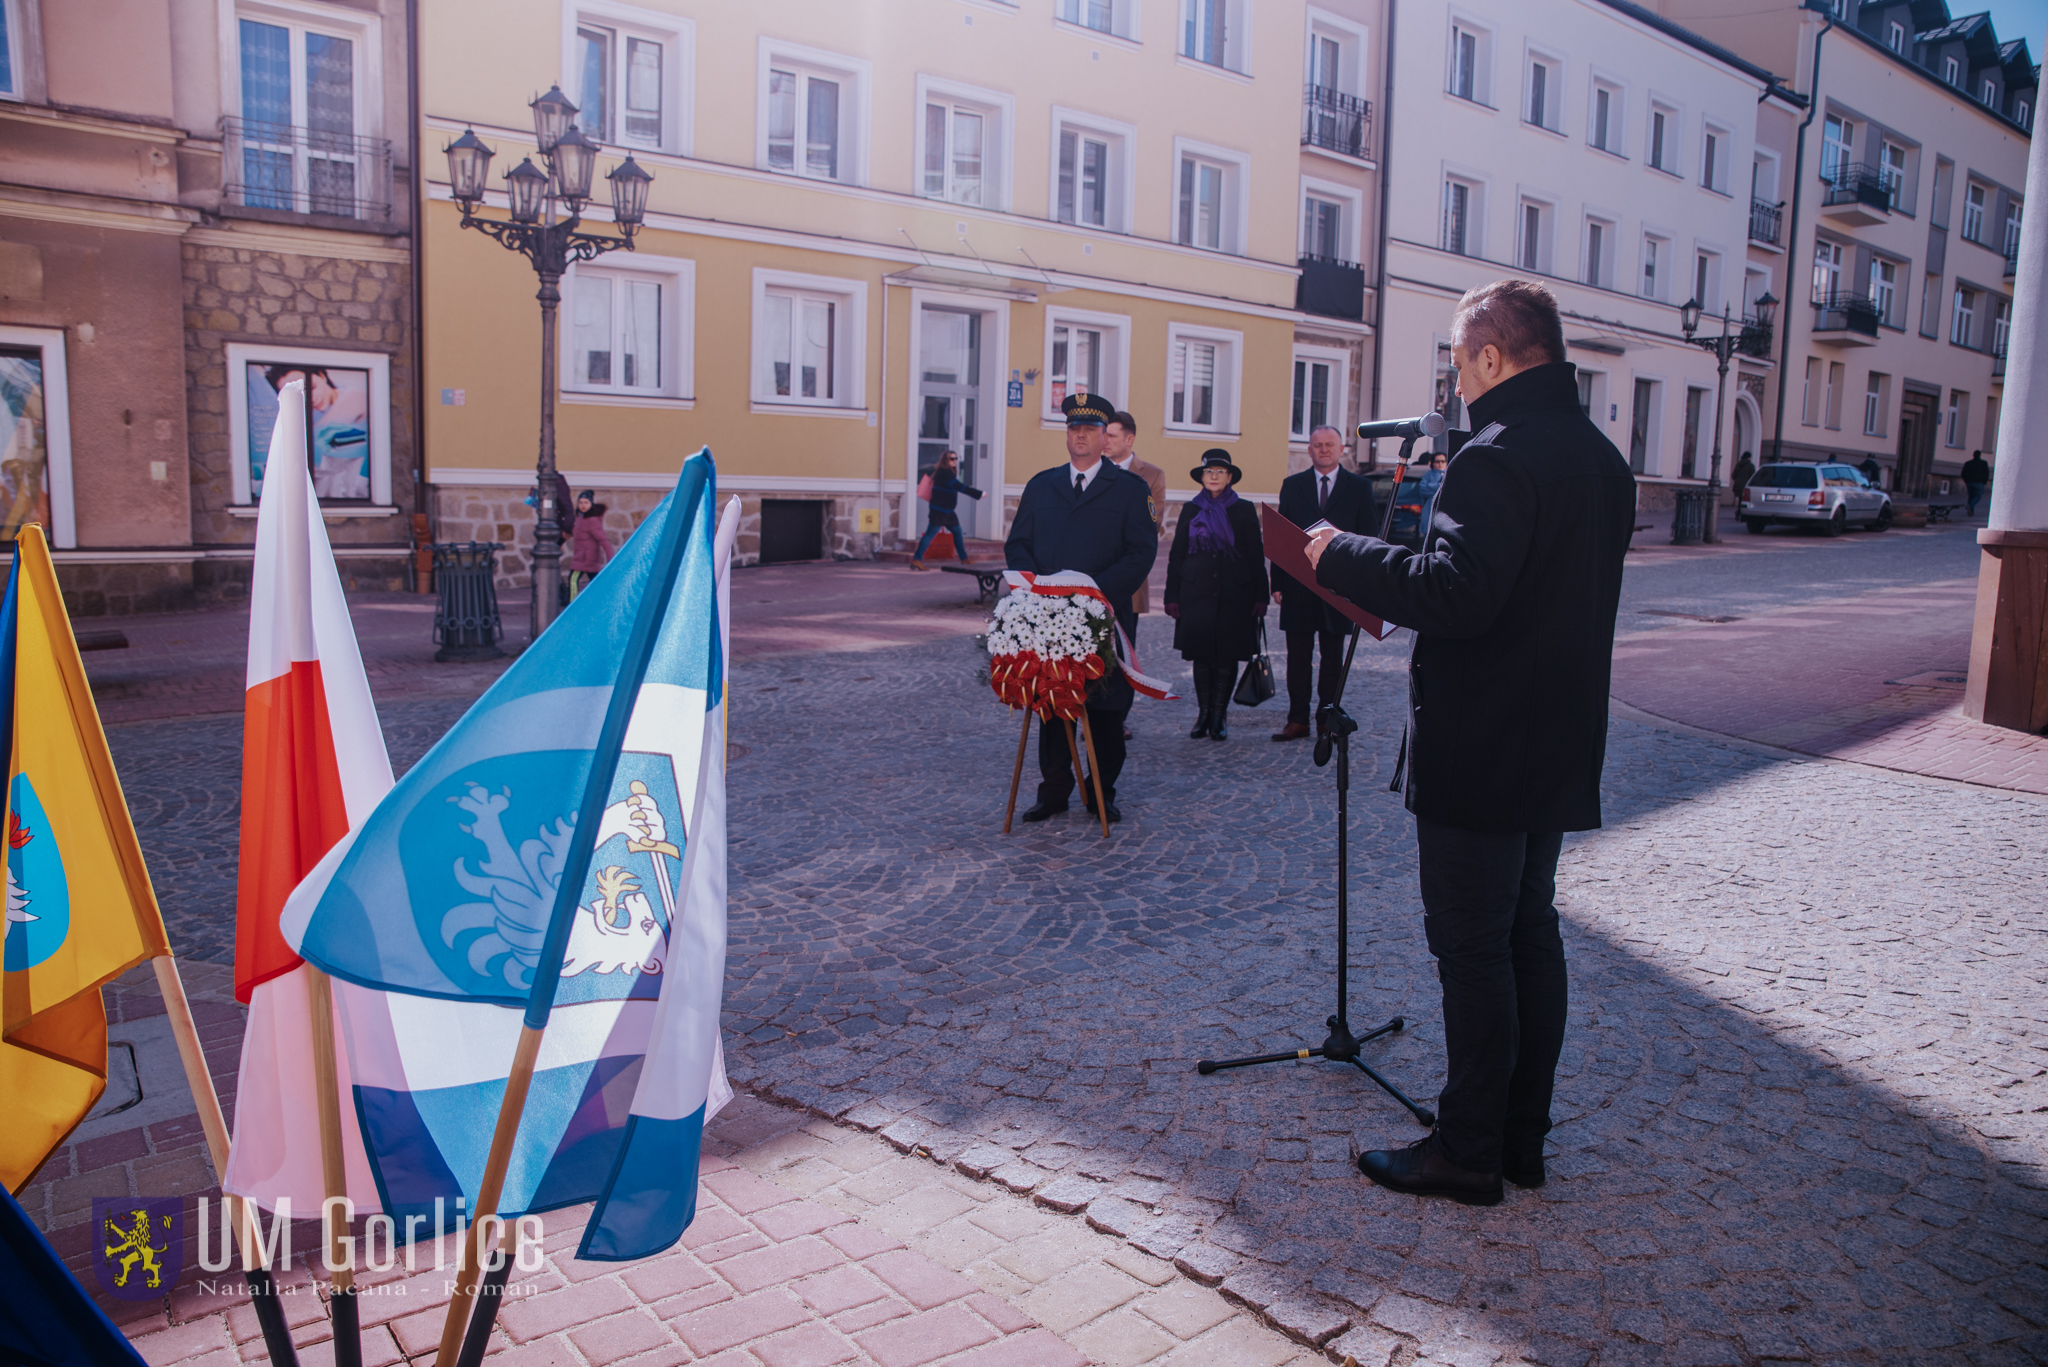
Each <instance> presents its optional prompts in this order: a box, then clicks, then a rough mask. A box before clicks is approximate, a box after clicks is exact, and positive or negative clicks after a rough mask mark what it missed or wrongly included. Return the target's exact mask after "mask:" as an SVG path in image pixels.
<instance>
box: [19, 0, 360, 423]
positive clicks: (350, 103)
mask: <svg viewBox="0 0 2048 1367" xmlns="http://www.w3.org/2000/svg"><path fill="white" fill-rule="evenodd" d="M14 8H15V6H14V4H13V3H11V0H10V3H9V4H8V11H9V13H10V14H12V13H13V11H14ZM236 32H237V38H238V42H239V61H238V64H237V74H238V76H239V78H240V82H241V118H240V121H239V123H238V124H237V125H234V126H231V127H230V129H229V135H230V141H231V143H232V144H235V145H238V146H239V150H240V156H239V157H237V156H235V155H234V146H231V147H230V148H229V149H228V157H227V164H226V165H225V166H224V167H223V168H222V170H223V176H224V177H225V179H226V180H227V182H228V183H227V185H226V186H224V187H223V188H224V189H226V191H227V193H228V195H229V197H230V199H232V200H236V201H238V202H240V203H242V204H246V205H248V206H250V207H251V208H258V209H282V210H285V211H287V212H292V213H312V214H333V215H336V216H338V217H342V218H361V217H364V216H366V214H367V213H368V212H369V210H370V209H371V208H372V206H373V205H375V206H376V207H378V208H381V207H382V206H383V203H384V199H383V195H384V191H385V190H386V188H387V187H386V186H384V185H382V184H379V183H377V182H378V181H379V180H380V179H382V178H383V177H384V175H388V171H387V170H386V168H385V167H384V164H383V158H382V157H381V156H378V155H376V154H373V153H372V152H371V151H370V146H369V144H367V143H365V142H363V141H361V140H360V138H359V134H360V133H361V131H362V130H361V127H360V126H359V122H358V114H357V111H358V110H366V109H367V108H368V105H367V103H366V101H365V100H364V99H363V93H364V88H365V81H366V79H367V78H368V76H369V74H370V73H369V72H368V71H367V70H366V64H367V61H368V60H369V58H370V55H371V54H372V53H374V52H375V51H376V48H375V44H374V42H366V41H364V40H365V38H366V37H369V36H371V35H370V34H369V32H368V31H367V30H365V29H349V30H338V29H336V28H334V27H332V26H329V25H325V24H315V23H302V22H299V21H296V20H293V21H289V22H278V21H274V20H272V19H270V18H268V17H266V18H264V19H251V18H241V19H238V20H237V24H236ZM266 439H267V438H266Z"/></svg>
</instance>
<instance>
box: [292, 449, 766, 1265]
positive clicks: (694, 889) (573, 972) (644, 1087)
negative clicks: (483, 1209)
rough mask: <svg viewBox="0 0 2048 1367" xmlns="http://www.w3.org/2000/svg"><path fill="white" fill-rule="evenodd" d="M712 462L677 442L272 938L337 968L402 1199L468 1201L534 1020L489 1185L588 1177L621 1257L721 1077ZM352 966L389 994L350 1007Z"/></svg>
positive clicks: (690, 1158) (345, 1013)
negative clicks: (608, 540)
mask: <svg viewBox="0 0 2048 1367" xmlns="http://www.w3.org/2000/svg"><path fill="white" fill-rule="evenodd" d="M715 488H716V475H715V470H714V467H713V464H712V460H711V454H710V452H709V451H708V450H707V451H702V452H699V453H698V454H697V455H695V456H693V457H691V458H690V459H689V460H688V461H686V462H685V463H684V466H683V472H682V477H681V479H680V481H679V482H678V484H677V487H676V489H675V491H674V492H673V493H671V494H670V495H669V497H668V498H666V499H664V500H663V501H662V503H661V504H660V505H659V506H658V507H657V508H656V509H655V510H654V512H653V513H651V514H650V515H649V516H648V518H647V520H646V521H645V522H644V523H643V524H642V525H641V527H640V528H639V529H638V530H637V531H636V532H635V533H634V534H633V536H632V537H631V539H630V540H629V541H628V542H627V543H626V545H625V546H624V547H623V548H622V549H621V550H620V552H619V554H618V555H617V556H615V557H614V558H613V559H612V561H611V563H610V564H608V565H607V566H606V567H605V570H604V573H603V574H600V575H598V576H597V577H596V578H595V579H593V580H592V581H591V584H590V586H589V587H588V588H587V589H585V590H584V591H583V592H582V593H581V594H580V595H578V597H577V599H576V601H575V602H574V603H572V604H571V605H570V606H569V608H568V609H567V610H566V611H565V612H564V613H563V614H562V616H561V617H560V618H559V619H558V620H557V621H556V622H555V624H554V625H553V626H551V627H550V628H549V629H548V630H547V631H546V632H544V633H542V635H541V637H540V639H539V640H537V641H536V642H534V644H533V645H531V646H530V647H528V648H527V650H526V652H525V653H524V654H523V655H521V656H520V658H519V659H518V661H517V662H515V663H514V664H513V666H512V667H511V668H510V669H509V670H507V671H506V672H505V674H504V675H503V677H501V678H500V679H499V680H498V682H497V683H496V684H495V685H493V686H492V688H491V689H490V690H489V691H488V692H487V693H485V694H484V696H483V697H482V698H480V699H478V700H477V702H476V704H475V705H474V706H473V707H472V708H471V709H470V710H469V712H468V714H467V715H465V716H464V717H463V719H462V720H461V721H460V722H458V723H457V724H456V725H455V727H454V728H453V729H451V730H450V731H449V732H448V734H447V735H446V736H444V737H443V738H442V739H441V741H440V743H439V744H437V745H436V746H435V747H434V748H433V749H432V750H431V751H429V752H428V753H427V755H426V756H425V757H424V758H423V759H421V760H420V762H419V763H418V764H416V765H415V766H413V768H412V769H411V770H410V771H409V772H408V773H407V774H406V776H405V777H404V778H403V779H401V780H399V782H398V783H397V784H396V785H395V786H394V787H393V788H392V790H391V792H390V793H389V794H388V795H387V796H386V797H385V798H384V800H383V801H382V802H381V803H380V804H379V805H378V807H377V809H376V810H375V811H374V812H373V813H371V815H370V817H369V818H368V819H367V820H366V821H364V822H363V823H362V825H361V826H360V828H359V829H357V830H356V831H354V832H352V833H351V835H350V836H349V837H348V838H347V839H345V840H344V841H343V842H342V843H341V844H339V845H337V846H335V848H334V849H333V850H331V851H329V853H328V854H327V856H326V857H325V858H324V859H323V860H322V861H321V862H320V864H319V865H318V866H317V867H316V868H315V869H314V870H313V872H312V873H311V874H309V875H308V876H307V878H306V880H305V881H304V882H303V883H302V884H300V886H299V887H298V889H297V890H295V891H294V892H293V894H292V896H291V898H290V900H289V901H288V902H287V904H286V906H285V909H284V912H283V914H282V916H281V918H280V926H281V929H282V930H283V932H284V935H285V938H286V940H287V941H289V942H290V943H291V944H292V947H293V948H294V949H295V950H296V951H297V952H298V953H299V954H301V955H303V956H304V957H305V958H306V959H308V960H309V961H311V962H312V963H314V964H316V965H317V966H319V967H320V968H322V969H324V970H326V971H327V972H328V973H329V974H331V975H332V976H333V977H334V978H335V979H336V988H337V991H336V1000H337V1004H338V1006H339V1007H340V1011H341V1014H342V1017H343V1025H344V1032H345V1037H346V1041H347V1045H348V1050H349V1060H350V1066H351V1069H352V1071H353V1077H354V1083H355V1101H356V1109H357V1114H358V1116H359V1117H360V1119H361V1122H362V1130H363V1136H364V1140H365V1143H366V1147H367V1149H368V1151H369V1158H370V1165H371V1168H372V1171H373V1172H374V1174H375V1176H376V1179H377V1184H378V1189H379V1194H380V1196H381V1198H382V1200H383V1204H384V1209H385V1210H386V1211H388V1212H390V1213H392V1214H393V1215H396V1216H399V1217H403V1216H406V1215H412V1214H418V1215H426V1216H429V1217H432V1216H433V1215H434V1214H435V1211H436V1202H437V1200H439V1201H440V1202H441V1203H442V1205H441V1209H443V1210H445V1211H447V1212H448V1213H449V1216H450V1218H452V1215H453V1212H454V1211H455V1210H456V1209H457V1206H456V1202H455V1198H456V1197H458V1196H461V1197H465V1198H466V1201H467V1205H466V1209H467V1210H468V1211H469V1213H471V1214H472V1215H473V1214H475V1212H476V1198H477V1192H478V1187H479V1186H480V1184H481V1179H482V1173H483V1167H484V1160H485V1156H486V1154H487V1153H488V1152H489V1148H490V1141H491V1133H492V1130H493V1127H494V1126H495V1124H496V1120H497V1115H498V1108H499V1103H500V1101H501V1100H502V1098H503V1096H504V1093H505V1085H506V1079H507V1076H508V1075H509V1073H510V1069H511V1061H512V1056H513V1050H514V1046H515V1044H516V1042H517V1040H518V1036H519V1032H520V1029H521V1026H522V1024H524V1025H530V1026H533V1027H535V1028H541V1027H545V1031H546V1033H545V1035H544V1036H543V1040H542V1044H541V1048H540V1055H539V1059H538V1061H537V1063H536V1065H535V1070H534V1076H533V1082H532V1085H531V1089H530V1091H529V1093H528V1096H527V1101H526V1105H525V1109H524V1112H523V1116H522V1119H521V1122H520V1126H519V1135H518V1142H517V1144H516V1146H515V1148H514V1152H513V1155H512V1160H511V1164H510V1166H509V1168H508V1170H507V1173H506V1177H505V1184H504V1189H503V1193H502V1195H501V1197H500V1200H499V1205H498V1213H500V1214H502V1215H507V1216H511V1215H517V1214H522V1213H526V1212H530V1211H539V1210H549V1209H554V1208H557V1207H560V1206H565V1205H574V1204H578V1203H580V1202H584V1201H592V1200H597V1201H599V1202H600V1206H599V1211H598V1213H597V1215H596V1216H594V1217H593V1219H592V1222H591V1234H590V1235H588V1236H586V1241H587V1242H589V1241H591V1240H595V1241H596V1242H595V1243H594V1245H593V1248H594V1250H595V1252H596V1255H597V1256H614V1257H638V1256H643V1253H642V1252H640V1251H618V1250H640V1249H643V1248H644V1249H645V1251H646V1252H653V1251H658V1249H659V1248H661V1247H666V1246H667V1244H669V1243H673V1242H674V1240H675V1239H676V1238H678V1237H680V1235H681V1233H682V1230H683V1228H684V1227H685V1226H686V1225H687V1224H688V1222H689V1220H690V1218H691V1217H692V1216H693V1215H694V1213H695V1204H696V1200H695V1193H696V1171H697V1163H696V1158H697V1148H698V1142H699V1136H700V1135H701V1132H702V1127H703V1123H704V1121H705V1120H706V1119H708V1114H707V1111H708V1109H709V1108H713V1107H715V1106H716V1105H717V1104H720V1102H721V1101H722V1099H723V1096H725V1095H729V1092H726V1091H725V1089H724V1078H723V1068H722V1064H721V1061H720V1058H719V1055H718V1045H717V1028H718V1009H719V1003H720V999H721V997H722V993H723V982H724V971H725V877H724V873H725V849H724V838H725V833H724V769H723V752H724V711H725V709H724V701H725V687H724V675H725V667H726V653H727V646H726V633H725V629H724V626H723V624H722V616H723V612H722V605H721V602H720V593H721V585H722V581H723V575H724V571H725V567H726V563H727V561H728V559H729V555H730V547H731V542H732V532H733V531H734V530H735V529H736V523H737V517H736V514H737V508H736V507H733V508H729V509H728V510H727V515H726V517H725V518H724V520H723V523H722V524H721V522H720V519H719V518H718V516H717V512H716V509H715V505H714V499H715ZM569 889H573V890H574V895H573V896H570V895H565V890H569ZM350 985H354V986H359V987H363V988H372V989H378V990H382V991H386V992H391V993H398V994H405V995H400V996H393V997H391V998H389V999H387V1001H386V1002H385V1003H384V1009H383V1010H380V1011H361V1012H352V1011H351V1010H350V1001H351V991H350ZM423 998H433V999H439V1002H438V1003H434V1002H428V1001H424V1000H421V999H423ZM443 1003H454V1004H458V1007H457V1010H456V1012H455V1014H454V1016H453V1017H452V1018H451V1014H450V1011H449V1008H448V1006H447V1005H445V1004H443ZM643 1122H644V1123H643ZM629 1135H630V1139H629ZM649 1154H657V1155H658V1157H653V1158H650V1157H648V1155H649ZM650 1173H652V1174H654V1176H653V1177H650V1176H649V1174H650ZM607 1211H609V1212H610V1214H609V1215H607V1213H606V1212H607ZM620 1231H626V1232H625V1233H623V1234H622V1233H621V1232H620ZM657 1239H658V1240H660V1242H658V1243H655V1244H654V1245H653V1246H651V1247H649V1246H648V1244H649V1243H650V1241H652V1240H657Z"/></svg>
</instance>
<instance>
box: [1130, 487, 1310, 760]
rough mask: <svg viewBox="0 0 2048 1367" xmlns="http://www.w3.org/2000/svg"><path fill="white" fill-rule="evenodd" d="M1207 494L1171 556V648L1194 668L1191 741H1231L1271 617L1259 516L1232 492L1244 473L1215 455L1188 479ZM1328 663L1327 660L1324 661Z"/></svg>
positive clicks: (1191, 512)
mask: <svg viewBox="0 0 2048 1367" xmlns="http://www.w3.org/2000/svg"><path fill="white" fill-rule="evenodd" d="M1188 477H1189V478H1190V479H1193V480H1194V481H1195V482H1196V483H1197V484H1200V485H1201V486H1202V491H1201V492H1200V493H1198V494H1196V495H1195V496H1194V498H1192V499H1190V500H1189V501H1188V505H1187V507H1186V509H1184V510H1183V511H1182V513H1181V519H1180V525H1179V526H1177V527H1175V528H1174V529H1173V549H1172V550H1171V551H1169V552H1167V555H1166V615H1167V616H1168V617H1171V618H1172V619H1173V648H1174V649H1175V650H1178V651H1179V652H1180V653H1181V657H1182V658H1183V659H1185V660H1187V661H1188V662H1189V663H1191V664H1192V665H1194V667H1195V706H1196V708H1197V709H1198V715H1197V716H1196V717H1195V728H1194V730H1192V731H1190V732H1188V739H1190V740H1200V739H1201V738H1202V737H1204V736H1207V737H1208V738H1209V739H1211V740H1228V739H1230V729H1229V723H1228V713H1229V711H1230V689H1231V685H1232V684H1233V683H1234V682H1236V679H1237V667H1238V665H1240V664H1242V663H1243V662H1244V661H1246V660H1249V659H1251V657H1252V656H1254V655H1256V654H1258V653H1259V628H1260V623H1261V622H1262V620H1263V619H1264V618H1265V615H1266V593H1267V581H1266V545H1265V541H1264V540H1263V539H1262V538H1261V537H1260V535H1259V514H1258V510H1257V509H1255V508H1253V507H1252V505H1251V503H1250V502H1249V501H1247V500H1245V499H1242V498H1239V497H1238V496H1237V491H1236V490H1235V489H1234V488H1232V487H1231V486H1233V485H1235V484H1236V483H1237V482H1238V481H1239V480H1241V479H1243V478H1244V471H1242V470H1240V469H1238V468H1237V466H1236V465H1235V464H1234V463H1233V462H1232V461H1231V459H1230V452H1228V451H1225V450H1223V449H1222V448H1221V447H1215V448H1212V449H1210V450H1207V451H1204V452H1203V453H1202V463H1201V464H1200V465H1198V466H1196V467H1195V468H1194V469H1192V470H1190V471H1188ZM1325 658H1327V655H1326V656H1325Z"/></svg>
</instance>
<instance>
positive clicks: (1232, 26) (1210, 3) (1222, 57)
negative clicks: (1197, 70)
mask: <svg viewBox="0 0 2048 1367" xmlns="http://www.w3.org/2000/svg"><path fill="white" fill-rule="evenodd" d="M1250 17H1251V6H1250V5H1249V4H1248V3H1247V0H1180V49H1179V50H1180V55H1181V56H1183V57H1186V58H1188V59H1189V60H1190V61H1196V62H1201V63H1203V64H1205V65H1208V66H1215V67H1222V68H1224V69H1225V70H1227V71H1243V70H1244V68H1245V60H1244V54H1245V32H1244V28H1245V22H1246V21H1247V20H1248V19H1249V18H1250Z"/></svg>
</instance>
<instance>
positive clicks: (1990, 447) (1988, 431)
mask: <svg viewBox="0 0 2048 1367" xmlns="http://www.w3.org/2000/svg"><path fill="white" fill-rule="evenodd" d="M1983 440H1984V449H1985V450H1986V451H1989V452H1991V453H1992V454H1993V455H1994V456H1996V455H1997V453H1998V396H1997V395H1996V394H1988V395H1986V396H1985V398H1984V438H1983Z"/></svg>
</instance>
